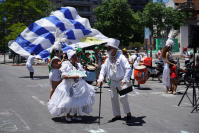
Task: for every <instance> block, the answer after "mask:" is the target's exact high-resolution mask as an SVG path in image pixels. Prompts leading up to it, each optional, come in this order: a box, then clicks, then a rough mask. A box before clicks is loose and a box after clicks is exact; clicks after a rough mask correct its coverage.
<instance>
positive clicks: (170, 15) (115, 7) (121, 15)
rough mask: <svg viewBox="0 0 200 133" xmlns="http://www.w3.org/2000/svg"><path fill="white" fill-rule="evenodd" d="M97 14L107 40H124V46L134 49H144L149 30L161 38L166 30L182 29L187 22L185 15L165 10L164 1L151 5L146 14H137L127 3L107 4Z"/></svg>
mask: <svg viewBox="0 0 200 133" xmlns="http://www.w3.org/2000/svg"><path fill="white" fill-rule="evenodd" d="M94 11H95V15H96V18H97V21H98V22H96V23H95V28H96V29H98V30H99V31H100V32H101V33H103V34H104V35H105V36H108V37H110V38H116V39H118V40H120V45H126V46H127V45H128V46H130V47H141V46H142V45H143V42H144V28H145V27H148V28H150V30H151V35H152V36H161V31H162V30H163V29H165V28H166V27H169V26H170V27H174V28H175V29H179V28H180V26H181V25H184V22H185V13H182V12H178V10H177V9H173V8H171V7H168V8H165V4H164V2H163V0H157V2H153V1H150V2H149V3H147V4H146V6H145V8H144V10H143V12H140V11H138V12H136V13H134V12H133V11H132V10H131V9H130V6H129V5H128V4H127V1H126V0H111V1H110V3H109V2H108V1H103V5H102V6H99V7H97V8H96V9H94ZM129 42H134V43H129ZM139 42H140V44H139Z"/></svg>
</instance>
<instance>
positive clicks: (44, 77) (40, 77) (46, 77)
mask: <svg viewBox="0 0 200 133" xmlns="http://www.w3.org/2000/svg"><path fill="white" fill-rule="evenodd" d="M19 78H30V76H23V77H19ZM33 78H35V79H49V76H33Z"/></svg>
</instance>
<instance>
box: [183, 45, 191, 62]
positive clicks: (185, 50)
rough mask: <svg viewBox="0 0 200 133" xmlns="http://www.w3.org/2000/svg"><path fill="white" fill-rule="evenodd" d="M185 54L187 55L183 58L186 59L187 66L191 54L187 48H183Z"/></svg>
mask: <svg viewBox="0 0 200 133" xmlns="http://www.w3.org/2000/svg"><path fill="white" fill-rule="evenodd" d="M183 53H184V54H185V55H182V56H183V57H184V58H185V65H186V64H187V63H189V62H190V57H191V53H190V52H189V51H187V47H183Z"/></svg>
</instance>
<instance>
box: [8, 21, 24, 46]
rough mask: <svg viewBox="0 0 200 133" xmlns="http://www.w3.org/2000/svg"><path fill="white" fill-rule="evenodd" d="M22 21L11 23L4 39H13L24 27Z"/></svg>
mask: <svg viewBox="0 0 200 133" xmlns="http://www.w3.org/2000/svg"><path fill="white" fill-rule="evenodd" d="M26 27H27V26H25V25H24V24H23V23H20V22H18V23H17V24H13V25H12V26H11V27H9V28H8V30H9V31H10V34H9V35H8V36H6V41H7V42H8V41H10V40H15V39H16V38H17V36H18V35H19V34H20V33H21V32H22V31H23V30H24V29H25V28H26Z"/></svg>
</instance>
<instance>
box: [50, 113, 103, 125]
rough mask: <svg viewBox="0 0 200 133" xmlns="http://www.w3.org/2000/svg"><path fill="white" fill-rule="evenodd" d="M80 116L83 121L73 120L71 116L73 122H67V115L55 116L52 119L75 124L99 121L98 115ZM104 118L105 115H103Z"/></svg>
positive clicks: (57, 121)
mask: <svg viewBox="0 0 200 133" xmlns="http://www.w3.org/2000/svg"><path fill="white" fill-rule="evenodd" d="M80 118H81V119H82V121H77V120H73V119H72V116H71V119H72V121H71V122H67V121H66V120H65V117H64V116H62V117H54V118H52V120H53V121H54V122H56V123H63V124H66V123H68V124H73V123H84V124H92V123H98V118H99V117H98V116H84V115H83V116H80ZM101 118H103V117H101Z"/></svg>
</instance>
